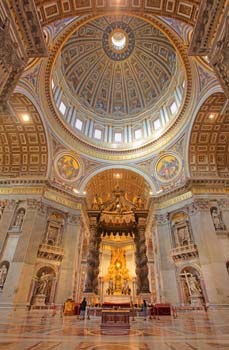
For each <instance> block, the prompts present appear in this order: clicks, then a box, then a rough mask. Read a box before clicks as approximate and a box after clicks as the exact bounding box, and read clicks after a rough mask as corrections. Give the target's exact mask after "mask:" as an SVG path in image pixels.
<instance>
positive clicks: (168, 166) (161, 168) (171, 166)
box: [155, 154, 182, 182]
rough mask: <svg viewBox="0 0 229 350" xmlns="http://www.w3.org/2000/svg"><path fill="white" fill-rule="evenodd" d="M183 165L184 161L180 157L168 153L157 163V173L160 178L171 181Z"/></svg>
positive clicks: (163, 180)
mask: <svg viewBox="0 0 229 350" xmlns="http://www.w3.org/2000/svg"><path fill="white" fill-rule="evenodd" d="M181 167H182V163H181V160H180V159H178V157H176V156H175V155H173V154H166V155H164V156H162V157H161V158H160V159H159V160H158V162H157V163H156V167H155V174H156V177H157V178H158V180H160V181H162V182H169V181H171V180H173V179H174V178H175V177H176V176H177V175H178V174H179V173H180V170H181Z"/></svg>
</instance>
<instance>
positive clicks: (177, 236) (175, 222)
mask: <svg viewBox="0 0 229 350" xmlns="http://www.w3.org/2000/svg"><path fill="white" fill-rule="evenodd" d="M171 226H172V235H173V238H174V242H175V246H176V247H181V246H185V245H189V244H190V243H192V239H191V228H190V223H189V218H188V215H187V214H186V213H184V212H179V213H176V214H174V215H173V216H172V218H171Z"/></svg>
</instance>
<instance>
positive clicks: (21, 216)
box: [13, 208, 25, 229]
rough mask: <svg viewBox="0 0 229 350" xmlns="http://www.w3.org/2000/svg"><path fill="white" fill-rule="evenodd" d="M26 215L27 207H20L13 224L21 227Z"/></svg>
mask: <svg viewBox="0 0 229 350" xmlns="http://www.w3.org/2000/svg"><path fill="white" fill-rule="evenodd" d="M24 216H25V209H24V208H21V209H19V210H18V212H17V215H16V217H15V220H14V223H13V226H14V227H17V228H19V229H20V228H21V227H22V224H23V220H24Z"/></svg>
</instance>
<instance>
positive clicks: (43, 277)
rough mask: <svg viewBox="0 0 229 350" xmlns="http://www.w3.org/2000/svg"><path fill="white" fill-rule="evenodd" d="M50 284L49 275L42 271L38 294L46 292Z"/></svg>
mask: <svg viewBox="0 0 229 350" xmlns="http://www.w3.org/2000/svg"><path fill="white" fill-rule="evenodd" d="M47 286H48V276H47V275H46V274H45V273H44V272H42V274H41V277H40V278H39V280H38V285H37V291H36V294H45V292H46V289H47Z"/></svg>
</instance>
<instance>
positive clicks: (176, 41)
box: [40, 14, 195, 161]
mask: <svg viewBox="0 0 229 350" xmlns="http://www.w3.org/2000/svg"><path fill="white" fill-rule="evenodd" d="M108 15H109V14H108ZM135 16H136V17H139V18H142V19H144V20H146V21H148V22H149V23H152V24H153V25H155V26H156V27H158V28H159V29H160V30H161V31H162V32H163V34H165V36H166V37H168V39H169V40H170V41H171V42H172V43H173V45H174V47H175V48H176V51H177V54H178V55H179V57H180V59H181V61H182V64H183V65H184V66H185V75H186V96H185V99H184V102H183V104H182V107H181V109H180V113H179V115H178V117H177V118H176V120H174V122H173V124H172V125H170V126H169V127H168V128H167V129H166V130H165V131H164V133H163V134H162V136H160V137H159V138H157V139H154V140H152V141H149V142H148V143H147V144H145V145H142V146H139V147H136V148H134V149H133V150H122V149H118V148H114V149H104V148H103V147H99V146H96V145H91V144H89V143H88V142H87V141H86V140H84V139H82V137H79V136H77V135H76V134H75V133H74V132H73V131H72V130H71V129H70V128H69V127H68V126H67V124H66V123H65V122H64V121H63V120H61V118H60V117H59V115H58V113H57V111H56V108H55V107H54V105H55V103H54V101H53V97H52V93H51V88H50V85H51V83H50V81H51V76H52V71H53V69H54V65H55V61H56V59H57V56H58V55H59V53H60V50H61V48H62V46H63V45H64V43H65V42H66V40H67V39H68V38H69V37H70V36H71V35H72V33H73V32H74V31H75V30H77V29H78V28H80V27H81V26H82V25H84V24H85V23H87V22H89V21H91V20H92V19H94V18H97V17H101V16H94V15H91V16H88V17H87V18H86V19H85V18H80V19H76V20H75V21H73V22H71V24H69V25H68V26H67V28H66V29H65V30H64V31H63V32H61V33H60V34H59V35H58V37H57V38H56V40H55V43H54V44H53V46H52V47H51V51H50V55H49V57H48V58H47V59H44V62H43V64H42V66H41V75H40V76H41V79H42V84H40V86H45V89H41V90H40V98H41V100H42V101H43V106H42V107H43V110H44V113H45V114H46V116H47V119H48V122H49V124H50V125H52V128H53V131H54V132H55V134H56V135H59V137H61V139H62V140H65V141H66V143H67V144H66V146H68V147H71V148H73V149H77V151H78V152H79V153H81V154H85V155H87V156H89V157H91V158H99V159H103V160H104V161H106V160H108V161H116V160H117V161H122V160H123V161H128V160H130V159H133V157H135V158H136V157H137V158H140V159H141V158H143V157H147V156H149V155H152V154H153V153H154V152H155V151H158V150H159V149H161V148H162V147H163V146H165V145H166V146H167V145H168V143H171V142H173V140H174V138H175V137H176V136H177V134H178V133H179V132H180V131H181V128H183V127H184V125H185V123H186V116H187V114H188V111H189V114H190V113H191V110H192V108H193V100H192V99H191V95H192V94H193V93H195V91H194V90H195V89H194V81H193V79H192V77H193V63H192V58H190V57H188V54H187V48H186V46H184V45H183V42H182V39H181V38H180V37H179V36H178V35H177V34H176V33H174V32H173V31H172V30H171V29H170V28H169V26H168V25H167V24H165V23H164V22H163V21H161V20H160V19H159V18H155V17H152V16H149V15H147V16H143V15H141V16H140V15H136V14H135ZM54 129H55V130H54Z"/></svg>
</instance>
